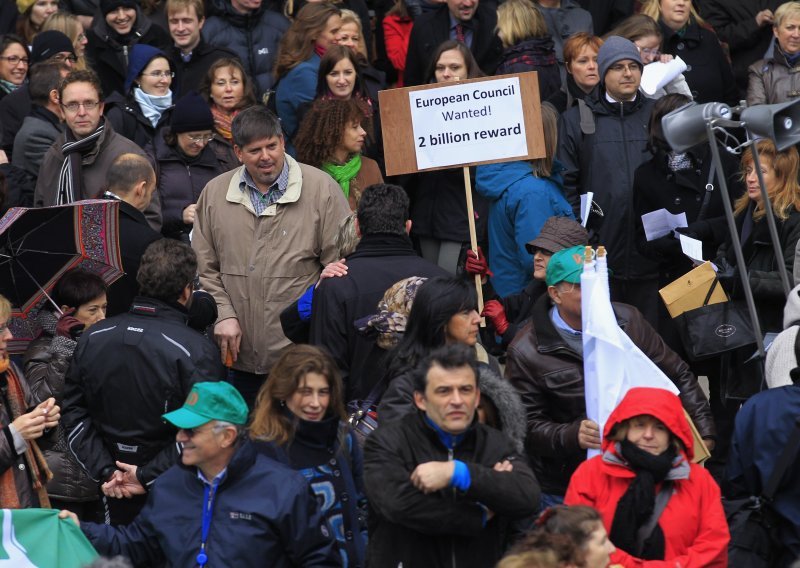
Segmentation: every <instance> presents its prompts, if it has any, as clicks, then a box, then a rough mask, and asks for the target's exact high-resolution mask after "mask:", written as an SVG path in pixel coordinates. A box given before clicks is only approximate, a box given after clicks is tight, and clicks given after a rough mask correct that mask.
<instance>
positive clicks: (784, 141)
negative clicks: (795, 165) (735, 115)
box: [739, 99, 800, 152]
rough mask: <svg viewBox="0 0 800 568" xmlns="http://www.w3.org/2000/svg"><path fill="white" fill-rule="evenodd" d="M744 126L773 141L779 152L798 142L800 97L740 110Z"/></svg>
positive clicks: (799, 140)
mask: <svg viewBox="0 0 800 568" xmlns="http://www.w3.org/2000/svg"><path fill="white" fill-rule="evenodd" d="M739 119H740V120H741V121H742V122H744V123H745V128H747V130H749V131H750V132H752V133H753V134H755V135H756V136H760V137H762V138H769V139H770V140H772V141H773V142H775V147H776V148H777V149H778V151H779V152H781V151H783V150H786V149H787V148H789V147H790V146H794V145H795V144H797V143H798V142H800V99H795V100H793V101H789V102H785V103H778V104H774V105H754V106H751V107H748V108H746V109H744V110H743V111H742V113H741V114H740V115H739Z"/></svg>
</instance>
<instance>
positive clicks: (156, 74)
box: [142, 71, 175, 79]
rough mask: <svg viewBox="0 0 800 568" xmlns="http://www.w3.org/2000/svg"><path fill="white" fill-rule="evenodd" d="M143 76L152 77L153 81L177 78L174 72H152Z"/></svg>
mask: <svg viewBox="0 0 800 568" xmlns="http://www.w3.org/2000/svg"><path fill="white" fill-rule="evenodd" d="M142 75H146V76H147V77H152V78H153V79H161V78H162V77H163V78H164V79H166V78H167V77H169V78H170V79H171V78H172V77H174V76H175V73H173V72H172V71H150V73H142Z"/></svg>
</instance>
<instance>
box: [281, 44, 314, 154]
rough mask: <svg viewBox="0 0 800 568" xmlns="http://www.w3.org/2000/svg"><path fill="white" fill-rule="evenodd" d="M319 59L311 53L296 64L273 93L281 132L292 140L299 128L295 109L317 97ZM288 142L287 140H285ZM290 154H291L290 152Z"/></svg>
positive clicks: (282, 78)
mask: <svg viewBox="0 0 800 568" xmlns="http://www.w3.org/2000/svg"><path fill="white" fill-rule="evenodd" d="M320 61H321V59H320V57H319V55H317V54H316V53H313V54H312V55H311V57H309V58H308V59H306V60H305V61H303V62H302V63H298V64H297V65H296V66H295V67H294V68H293V69H292V70H291V71H289V72H288V73H287V74H286V75H284V76H283V77H281V79H280V80H279V82H278V86H277V88H276V91H275V104H276V105H277V108H278V116H279V117H280V119H281V125H282V126H283V132H284V134H286V136H287V138H292V137H294V135H295V134H296V133H297V129H298V128H299V127H300V121H299V120H298V117H297V109H298V108H300V105H302V104H303V103H308V102H311V101H313V100H314V97H316V96H317V72H318V71H319V64H320ZM287 142H288V140H287ZM290 153H291V152H290Z"/></svg>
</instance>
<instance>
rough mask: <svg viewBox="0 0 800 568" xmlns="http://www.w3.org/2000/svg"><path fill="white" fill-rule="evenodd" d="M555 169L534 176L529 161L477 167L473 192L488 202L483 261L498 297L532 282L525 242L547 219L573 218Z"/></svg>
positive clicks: (518, 289)
mask: <svg viewBox="0 0 800 568" xmlns="http://www.w3.org/2000/svg"><path fill="white" fill-rule="evenodd" d="M561 169H562V167H561V165H560V164H559V163H558V162H555V163H554V164H553V175H552V176H551V177H549V178H538V177H536V176H534V175H533V172H532V170H531V165H530V163H529V162H524V161H519V162H506V163H502V164H488V165H485V166H478V168H477V174H476V180H475V190H476V191H477V192H478V193H480V194H481V195H482V196H483V197H485V198H486V199H487V200H488V201H489V263H490V266H491V268H492V271H493V272H494V276H493V277H492V286H493V287H494V289H495V291H496V292H497V293H498V294H499V295H500V296H502V297H505V296H508V295H509V294H516V293H518V292H521V291H522V290H523V289H524V288H525V286H527V285H528V284H530V282H531V280H532V279H533V256H531V254H530V253H529V252H528V251H527V250H526V249H525V243H528V242H530V241H532V240H533V239H535V238H536V237H537V236H538V235H539V231H540V230H541V229H542V225H544V222H545V221H546V220H547V219H548V217H553V216H558V217H569V218H570V219H574V218H575V217H574V215H573V214H572V207H571V206H570V204H569V203H568V202H567V200H566V198H565V197H564V194H563V189H562V181H561V173H560V170H561Z"/></svg>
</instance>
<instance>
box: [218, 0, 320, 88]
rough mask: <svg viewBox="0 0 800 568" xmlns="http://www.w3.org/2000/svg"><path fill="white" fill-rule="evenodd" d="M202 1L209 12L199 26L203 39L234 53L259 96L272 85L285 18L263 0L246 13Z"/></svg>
mask: <svg viewBox="0 0 800 568" xmlns="http://www.w3.org/2000/svg"><path fill="white" fill-rule="evenodd" d="M206 4H207V5H209V8H210V9H211V15H210V16H209V17H208V19H207V20H206V24H205V25H204V26H203V39H204V40H205V41H206V42H207V43H209V44H211V45H215V46H220V47H226V48H228V49H230V50H231V51H233V52H234V53H236V55H237V56H238V57H239V59H240V60H241V61H242V65H244V68H245V71H247V74H248V75H249V76H250V77H251V78H252V79H253V81H254V82H255V90H256V95H258V96H259V97H260V96H261V95H262V94H264V92H266V91H268V90H269V89H271V88H272V84H273V76H272V68H273V67H274V66H275V61H276V60H277V58H278V44H279V43H280V41H281V38H282V37H283V34H284V33H286V30H288V29H289V20H287V19H286V18H284V17H283V15H282V14H279V13H277V12H274V11H273V10H270V9H268V7H267V3H266V2H264V3H263V4H262V6H261V7H260V8H258V9H256V10H254V11H253V12H252V13H250V14H241V13H239V12H237V11H236V10H235V9H234V8H233V7H232V6H231V3H230V2H229V1H226V0H211V1H210V2H206ZM315 84H316V83H315Z"/></svg>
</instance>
